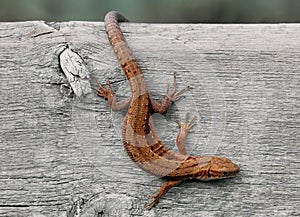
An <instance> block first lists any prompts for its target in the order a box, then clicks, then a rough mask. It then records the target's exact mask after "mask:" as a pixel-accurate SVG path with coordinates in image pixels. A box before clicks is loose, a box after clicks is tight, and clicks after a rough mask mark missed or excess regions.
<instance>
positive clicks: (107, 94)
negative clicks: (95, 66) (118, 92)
mask: <svg viewBox="0 0 300 217" xmlns="http://www.w3.org/2000/svg"><path fill="white" fill-rule="evenodd" d="M94 79H95V81H96V82H97V84H98V88H97V89H96V88H94V89H95V90H96V92H97V95H98V96H102V97H103V98H104V99H109V98H111V97H113V96H114V91H113V90H112V88H111V85H110V81H107V85H108V89H106V88H105V87H104V86H103V85H102V84H101V83H100V82H99V81H98V79H96V78H94Z"/></svg>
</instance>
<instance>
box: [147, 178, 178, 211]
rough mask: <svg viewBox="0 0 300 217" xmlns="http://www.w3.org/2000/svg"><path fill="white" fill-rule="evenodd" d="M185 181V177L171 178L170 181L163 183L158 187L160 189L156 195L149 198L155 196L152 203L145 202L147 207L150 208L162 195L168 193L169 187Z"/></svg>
mask: <svg viewBox="0 0 300 217" xmlns="http://www.w3.org/2000/svg"><path fill="white" fill-rule="evenodd" d="M183 181H184V180H183V179H182V180H170V181H168V182H166V183H165V184H163V185H162V186H161V187H160V188H159V189H158V191H157V193H156V194H155V195H153V196H149V198H153V200H152V201H151V202H150V203H147V204H145V207H147V208H148V209H151V208H152V207H153V206H154V205H155V204H156V203H157V202H158V201H159V198H160V197H162V196H163V195H164V194H166V193H167V191H168V190H169V189H171V188H172V187H174V186H176V185H178V184H180V183H181V182H183Z"/></svg>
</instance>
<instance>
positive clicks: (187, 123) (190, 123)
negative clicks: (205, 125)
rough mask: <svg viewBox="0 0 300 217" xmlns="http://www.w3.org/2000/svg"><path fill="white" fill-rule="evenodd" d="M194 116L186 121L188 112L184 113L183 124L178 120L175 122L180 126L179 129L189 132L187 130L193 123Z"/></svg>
mask: <svg viewBox="0 0 300 217" xmlns="http://www.w3.org/2000/svg"><path fill="white" fill-rule="evenodd" d="M195 118H196V117H193V118H192V119H191V120H190V121H189V122H188V121H187V120H188V113H186V115H185V119H184V122H183V124H181V122H180V121H177V124H178V126H179V127H180V130H181V131H184V132H186V133H187V132H189V130H190V129H191V128H192V127H193V126H194V125H195V123H194V120H195Z"/></svg>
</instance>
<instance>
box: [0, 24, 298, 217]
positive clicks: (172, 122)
mask: <svg viewBox="0 0 300 217" xmlns="http://www.w3.org/2000/svg"><path fill="white" fill-rule="evenodd" d="M121 28H122V30H123V31H124V33H125V37H126V38H127V40H128V43H129V46H130V47H131V48H132V50H133V53H134V55H135V56H136V57H137V59H138V61H139V64H140V65H141V67H142V69H143V71H144V74H145V78H146V81H147V83H148V86H149V90H150V93H151V95H152V96H153V97H154V98H160V97H161V96H162V95H164V93H165V88H166V87H167V85H168V84H170V85H171V84H172V76H173V72H174V71H176V72H177V76H178V86H179V87H183V86H189V89H188V91H187V92H186V93H185V94H184V95H185V97H184V98H183V99H181V100H180V101H179V102H178V103H176V104H175V106H174V107H173V109H171V111H170V112H168V114H166V115H165V116H161V115H155V116H154V120H155V126H156V128H157V132H158V133H159V136H160V137H161V138H162V140H163V141H164V143H166V144H167V145H168V147H169V148H171V149H175V146H174V145H175V139H176V135H177V132H178V127H177V124H176V120H179V119H180V120H182V119H183V118H184V115H185V113H186V112H189V113H190V114H191V115H196V116H197V126H196V127H195V128H193V131H192V132H191V133H190V136H189V137H188V140H187V145H188V151H189V152H190V153H191V154H196V155H202V154H215V155H220V156H226V157H228V158H230V159H232V160H233V161H234V162H236V163H237V164H238V165H239V166H240V167H241V169H242V171H241V173H240V174H239V175H238V176H237V177H236V178H233V179H229V180H223V181H217V182H196V181H193V182H188V183H183V184H182V185H180V186H178V187H175V188H174V189H172V190H171V191H170V192H169V193H168V194H167V195H166V196H165V197H164V198H162V200H161V201H160V203H159V204H158V206H156V207H155V208H154V209H153V210H151V211H147V210H145V209H144V207H143V205H144V204H145V202H146V201H147V198H146V197H147V196H148V195H151V194H153V193H155V192H156V190H157V189H158V187H159V186H160V185H161V184H162V183H163V182H164V180H161V179H158V178H156V177H153V176H151V175H149V174H146V173H145V172H143V171H141V170H140V169H139V168H137V167H136V166H135V165H134V163H133V162H131V160H130V159H129V158H128V157H127V155H126V153H125V151H124V150H123V147H122V144H121V136H120V122H121V120H122V116H123V115H124V113H122V112H111V111H110V110H109V108H108V106H107V104H106V102H105V101H103V100H102V99H99V98H97V97H96V96H95V94H87V95H86V96H85V97H80V98H78V97H76V96H75V95H74V94H72V90H71V87H70V86H69V83H68V80H67V79H66V78H65V77H64V74H63V72H62V69H61V65H60V59H59V56H60V54H61V52H62V51H63V50H64V49H66V47H67V46H68V47H69V48H70V49H71V50H72V51H74V52H76V53H77V54H78V55H79V56H80V57H81V58H82V60H83V61H84V64H85V67H86V69H87V70H88V71H89V73H90V74H91V75H94V76H96V77H97V78H98V79H99V80H100V81H101V82H102V83H106V81H107V80H108V79H110V80H111V83H112V86H113V88H114V90H115V91H116V92H117V94H118V96H119V97H120V98H123V97H127V96H129V95H130V94H129V86H128V83H127V81H126V79H125V77H124V75H123V74H122V72H121V68H120V67H119V64H118V62H117V59H116V58H115V56H114V54H113V51H112V50H111V48H110V45H109V43H108V40H107V38H106V34H105V31H104V25H103V23H102V22H98V23H92V22H65V23H45V22H42V21H32V22H16V23H0V51H1V58H0V82H1V83H0V84H1V85H0V90H1V91H0V95H1V98H0V99H1V100H0V109H1V115H0V121H1V123H2V124H1V126H0V142H1V143H0V150H1V151H0V163H1V164H0V165H1V173H0V186H1V191H0V216H67V215H69V216H93V215H94V216H97V215H100V216H101V215H103V216H107V215H109V216H268V215H276V216H296V215H299V214H300V212H299V208H297V206H298V205H299V203H300V199H299V192H300V184H299V179H300V175H299V174H300V144H299V141H300V64H299V63H300V61H299V57H300V43H299V35H300V25H299V24H272V25H270V24H255V25H252V24H248V25H223V24H216V25H212V24H209V25H208V24H180V25H178V24H135V23H124V24H121ZM91 82H92V86H95V85H96V84H95V82H94V81H91ZM76 204H77V205H76ZM76 210H77V211H78V210H80V212H81V214H76V212H77V211H76Z"/></svg>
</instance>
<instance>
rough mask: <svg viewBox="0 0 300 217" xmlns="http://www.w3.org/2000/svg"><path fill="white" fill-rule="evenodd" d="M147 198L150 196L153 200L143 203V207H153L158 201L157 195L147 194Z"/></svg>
mask: <svg viewBox="0 0 300 217" xmlns="http://www.w3.org/2000/svg"><path fill="white" fill-rule="evenodd" d="M148 198H152V199H153V200H152V201H151V202H149V203H146V204H145V207H146V208H147V209H148V210H150V209H152V208H153V207H154V205H155V204H156V203H157V202H158V201H159V196H157V195H153V196H148Z"/></svg>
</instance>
